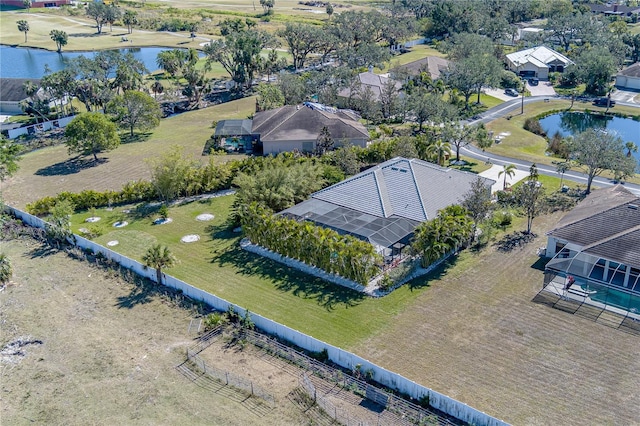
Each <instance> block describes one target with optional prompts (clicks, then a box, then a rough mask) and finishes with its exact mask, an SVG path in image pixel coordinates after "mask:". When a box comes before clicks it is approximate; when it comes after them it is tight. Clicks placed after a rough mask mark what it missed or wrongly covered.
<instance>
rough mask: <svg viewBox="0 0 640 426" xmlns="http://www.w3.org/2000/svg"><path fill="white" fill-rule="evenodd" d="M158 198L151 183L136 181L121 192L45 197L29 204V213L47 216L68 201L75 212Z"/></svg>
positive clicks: (63, 193)
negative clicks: (60, 203) (61, 202)
mask: <svg viewBox="0 0 640 426" xmlns="http://www.w3.org/2000/svg"><path fill="white" fill-rule="evenodd" d="M156 197H157V195H156V190H155V188H154V187H153V184H152V183H151V182H147V181H136V182H129V183H127V184H126V185H125V186H124V187H123V188H122V190H121V191H104V192H99V191H94V190H91V189H88V190H85V191H82V192H61V193H59V194H58V195H56V196H55V197H44V198H41V199H39V200H37V201H34V202H33V203H30V204H27V212H29V213H31V214H33V215H36V216H45V215H48V214H50V213H51V209H53V207H54V206H55V205H56V203H58V202H59V201H68V202H69V203H70V204H71V205H72V206H73V208H74V210H87V209H90V208H96V207H103V206H109V205H111V204H126V203H133V202H137V201H151V200H154V199H155V198H156Z"/></svg>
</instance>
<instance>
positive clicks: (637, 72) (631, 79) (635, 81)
mask: <svg viewBox="0 0 640 426" xmlns="http://www.w3.org/2000/svg"><path fill="white" fill-rule="evenodd" d="M616 87H617V88H619V89H631V90H638V91H640V62H636V63H635V64H633V65H630V66H628V67H626V68H625V69H623V70H622V71H620V72H619V73H618V74H616Z"/></svg>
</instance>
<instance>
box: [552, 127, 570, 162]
mask: <svg viewBox="0 0 640 426" xmlns="http://www.w3.org/2000/svg"><path fill="white" fill-rule="evenodd" d="M547 151H549V152H550V153H552V154H553V155H556V156H558V157H561V158H564V159H567V158H569V154H570V153H571V152H570V150H569V146H568V144H567V143H566V141H565V139H564V138H563V137H562V135H561V134H560V132H556V133H555V134H554V135H553V137H552V138H551V140H550V141H549V146H548V147H547Z"/></svg>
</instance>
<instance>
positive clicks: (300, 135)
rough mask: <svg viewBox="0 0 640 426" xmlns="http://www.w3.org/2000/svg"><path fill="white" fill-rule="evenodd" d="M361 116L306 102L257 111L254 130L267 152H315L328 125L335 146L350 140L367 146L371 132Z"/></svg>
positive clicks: (252, 128) (253, 124) (265, 153)
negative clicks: (361, 119) (318, 141)
mask: <svg viewBox="0 0 640 426" xmlns="http://www.w3.org/2000/svg"><path fill="white" fill-rule="evenodd" d="M358 119H359V117H358V115H357V114H356V113H354V112H353V111H348V110H338V109H335V108H330V107H326V106H324V105H321V104H316V103H312V102H305V103H304V104H303V105H287V106H283V107H280V108H276V109H272V110H269V111H262V112H258V113H256V115H255V117H254V118H253V123H252V127H251V134H253V135H258V137H259V142H258V145H259V148H262V153H263V154H264V155H269V154H278V153H280V152H285V151H300V152H306V153H311V152H314V151H315V149H316V142H317V140H318V138H319V136H320V134H321V132H322V129H323V128H324V127H326V128H327V129H328V130H329V134H330V135H331V138H332V139H333V141H334V144H335V145H334V146H335V147H339V146H343V145H348V144H350V145H356V146H360V147H366V146H367V143H368V140H369V132H368V131H367V129H366V128H365V127H364V125H363V124H362V123H360V122H359V121H357V120H358Z"/></svg>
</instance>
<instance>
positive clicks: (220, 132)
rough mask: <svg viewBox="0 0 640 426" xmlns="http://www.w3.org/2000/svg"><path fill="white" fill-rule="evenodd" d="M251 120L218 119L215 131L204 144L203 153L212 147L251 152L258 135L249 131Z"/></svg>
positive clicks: (229, 150)
mask: <svg viewBox="0 0 640 426" xmlns="http://www.w3.org/2000/svg"><path fill="white" fill-rule="evenodd" d="M252 126H253V120H249V119H245V120H220V121H218V124H216V131H215V133H214V134H213V137H212V138H211V140H210V141H209V142H208V143H207V145H206V146H205V150H204V153H205V154H208V153H209V151H210V149H211V148H212V147H215V148H218V149H224V150H226V151H228V152H246V153H252V152H253V148H254V144H256V143H257V141H258V139H259V135H256V134H254V133H253V132H252V131H251V127H252Z"/></svg>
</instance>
